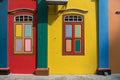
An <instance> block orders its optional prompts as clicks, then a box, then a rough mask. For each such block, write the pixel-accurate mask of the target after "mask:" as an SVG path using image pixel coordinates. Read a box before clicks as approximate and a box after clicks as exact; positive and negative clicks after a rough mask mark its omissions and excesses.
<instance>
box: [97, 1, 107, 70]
mask: <svg viewBox="0 0 120 80" xmlns="http://www.w3.org/2000/svg"><path fill="white" fill-rule="evenodd" d="M98 5H99V6H98V8H99V9H98V10H99V29H98V30H99V31H98V32H99V35H98V36H99V40H98V43H99V47H98V48H99V54H98V55H99V57H98V61H99V64H98V67H99V68H109V64H108V63H109V62H108V56H109V55H108V54H109V51H108V48H109V47H108V45H109V44H108V0H99V2H98Z"/></svg>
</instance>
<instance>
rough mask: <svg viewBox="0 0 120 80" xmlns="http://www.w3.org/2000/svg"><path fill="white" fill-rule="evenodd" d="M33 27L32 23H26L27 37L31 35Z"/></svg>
mask: <svg viewBox="0 0 120 80" xmlns="http://www.w3.org/2000/svg"><path fill="white" fill-rule="evenodd" d="M31 33H32V29H31V24H26V25H25V37H31V36H32V35H31Z"/></svg>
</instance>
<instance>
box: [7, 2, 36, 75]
mask: <svg viewBox="0 0 120 80" xmlns="http://www.w3.org/2000/svg"><path fill="white" fill-rule="evenodd" d="M20 8H29V9H36V1H35V0H34V1H33V0H18V1H16V0H9V11H10V10H14V9H20ZM20 14H29V15H33V17H34V25H33V31H34V33H33V36H34V38H33V39H34V41H33V47H34V50H33V55H14V54H13V53H14V51H13V47H14V46H13V44H14V43H13V41H14V35H13V32H14V16H15V15H20ZM36 18H37V17H36V14H33V13H30V12H19V13H16V14H9V15H8V21H9V22H8V24H9V26H8V27H9V29H8V32H9V36H8V38H9V40H8V41H9V42H8V49H9V67H10V71H11V72H12V73H29V74H32V73H34V71H35V69H36V27H37V21H36Z"/></svg>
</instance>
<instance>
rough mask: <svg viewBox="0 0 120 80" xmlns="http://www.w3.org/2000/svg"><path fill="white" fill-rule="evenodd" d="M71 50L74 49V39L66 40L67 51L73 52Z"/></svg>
mask: <svg viewBox="0 0 120 80" xmlns="http://www.w3.org/2000/svg"><path fill="white" fill-rule="evenodd" d="M71 51H72V41H71V40H66V52H71Z"/></svg>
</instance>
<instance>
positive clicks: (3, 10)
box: [0, 0, 9, 74]
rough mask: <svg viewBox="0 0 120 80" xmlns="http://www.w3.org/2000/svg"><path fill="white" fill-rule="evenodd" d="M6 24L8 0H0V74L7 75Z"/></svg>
mask: <svg viewBox="0 0 120 80" xmlns="http://www.w3.org/2000/svg"><path fill="white" fill-rule="evenodd" d="M7 24H8V0H0V74H9V68H8V31H7V30H8V25H7Z"/></svg>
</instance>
